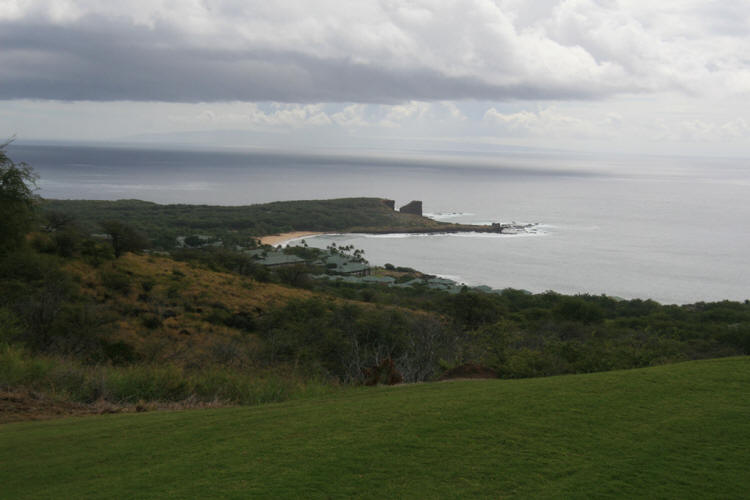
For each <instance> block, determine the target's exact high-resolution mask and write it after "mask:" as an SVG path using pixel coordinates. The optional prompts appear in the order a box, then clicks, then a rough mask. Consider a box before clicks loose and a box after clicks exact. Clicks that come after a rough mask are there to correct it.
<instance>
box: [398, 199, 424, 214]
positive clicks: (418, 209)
mask: <svg viewBox="0 0 750 500" xmlns="http://www.w3.org/2000/svg"><path fill="white" fill-rule="evenodd" d="M398 211H399V212H401V213H402V214H414V215H419V216H421V215H422V202H421V201H419V200H413V201H410V202H409V203H407V204H406V205H404V206H403V207H401V208H399V210H398Z"/></svg>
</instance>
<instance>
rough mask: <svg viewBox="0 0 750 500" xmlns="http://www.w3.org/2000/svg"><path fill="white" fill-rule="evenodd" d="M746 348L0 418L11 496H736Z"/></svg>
mask: <svg viewBox="0 0 750 500" xmlns="http://www.w3.org/2000/svg"><path fill="white" fill-rule="evenodd" d="M749 386H750V358H747V357H745V358H728V359H721V360H711V361H700V362H690V363H683V364H676V365H669V366H661V367H657V368H650V369H643V370H633V371H626V372H609V373H599V374H591V375H576V376H565V377H551V378H546V379H526V380H513V381H458V382H449V383H436V384H424V385H413V386H402V387H393V388H379V389H369V390H365V389H360V390H353V391H351V392H347V393H344V394H341V395H337V396H331V397H328V398H324V399H318V400H307V401H297V402H291V403H284V404H276V405H267V406H262V407H253V408H235V409H225V410H205V411H189V412H173V413H150V414H140V415H115V416H106V417H86V418H77V419H66V420H58V421H49V422H37V423H20V424H9V425H5V426H2V427H0V484H2V485H3V492H4V496H6V497H7V498H42V497H43V498H60V497H66V496H71V495H74V496H78V497H96V498H104V497H107V498H111V497H118V498H135V497H146V496H156V497H203V496H206V497H213V498H216V497H224V498H227V497H234V498H246V497H248V496H250V495H255V496H257V497H263V498H272V497H278V496H286V497H326V498H330V497H350V496H363V497H369V498H375V497H378V498H391V497H418V498H431V497H449V498H450V497H452V498H466V497H491V498H498V497H512V498H530V497H536V498H566V497H577V498H585V497H592V498H619V497H626V498H634V497H640V498H647V497H648V498H685V497H705V498H730V497H731V498H740V497H742V496H744V495H745V494H746V493H747V491H750V475H748V474H747V467H748V452H747V450H748V446H749V445H750V418H748V417H750V397H748V392H747V387H749Z"/></svg>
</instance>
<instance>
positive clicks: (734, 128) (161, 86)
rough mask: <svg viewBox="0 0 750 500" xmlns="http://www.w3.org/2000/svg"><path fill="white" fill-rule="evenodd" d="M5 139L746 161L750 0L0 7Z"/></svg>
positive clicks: (103, 1)
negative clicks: (498, 148)
mask: <svg viewBox="0 0 750 500" xmlns="http://www.w3.org/2000/svg"><path fill="white" fill-rule="evenodd" d="M0 68H1V70H0V137H8V136H11V135H13V134H16V135H17V136H18V138H19V139H20V140H40V139H53V140H74V141H117V140H127V141H133V140H155V141H181V140H191V141H192V140H199V141H205V142H209V143H210V142H215V143H216V144H238V145H249V146H260V147H263V146H270V147H298V148H304V147H312V146H317V147H324V148H386V149H388V148H392V149H409V148H425V149H458V150H464V149H466V150H471V149H482V148H488V147H492V146H494V145H516V146H528V147H540V148H565V149H575V150H590V151H605V152H606V151H626V152H632V151H643V152H649V153H691V154H692V153H697V154H708V155H712V154H722V155H723V154H729V155H741V156H750V2H748V1H742V0H739V1H710V0H703V1H697V0H675V1H672V0H659V1H654V0H648V1H645V0H630V1H617V0H598V1H597V0H562V1H561V0H535V1H529V0H495V1H492V0H460V1H459V0H455V1H451V0H429V1H426V0H425V1H421V0H380V1H377V0H362V1H359V0H347V1H341V0H339V1H327V0H299V1H291V0H289V1H285V0H276V1H251V0H204V1H200V0H184V1H176V0H118V1H116V2H115V1H111V0H0Z"/></svg>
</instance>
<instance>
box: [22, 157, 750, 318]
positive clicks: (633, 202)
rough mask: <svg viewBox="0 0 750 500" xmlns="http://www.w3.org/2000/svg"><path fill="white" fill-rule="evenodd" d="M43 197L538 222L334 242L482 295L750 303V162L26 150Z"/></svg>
mask: <svg viewBox="0 0 750 500" xmlns="http://www.w3.org/2000/svg"><path fill="white" fill-rule="evenodd" d="M9 155H10V156H11V157H12V158H13V159H14V160H16V161H26V162H27V163H29V164H31V165H32V166H33V167H34V168H35V170H36V172H37V173H38V174H39V175H40V181H39V187H40V191H39V194H40V195H41V196H43V197H48V198H63V199H123V198H138V199H143V200H149V201H156V202H160V203H205V204H222V205H240V204H252V203H262V202H268V201H275V200H293V199H316V198H334V197H345V196H378V197H384V198H391V199H395V200H396V204H397V206H400V205H403V204H406V203H407V202H409V201H410V200H412V199H418V200H422V201H423V205H424V211H425V212H426V213H428V214H430V216H432V217H435V218H437V219H439V220H446V221H451V222H466V223H486V222H511V221H515V222H519V223H538V224H539V225H538V226H537V229H538V230H537V232H536V233H534V234H519V235H487V234H452V235H357V234H355V235H325V236H319V237H316V238H310V239H308V240H307V241H308V243H309V244H311V245H314V246H320V247H324V246H327V245H329V244H330V243H331V242H336V243H337V244H353V245H354V246H355V247H357V248H362V249H364V250H365V252H366V257H367V258H368V259H369V260H370V262H372V263H374V264H385V263H392V264H394V265H401V266H409V267H414V268H416V269H419V270H421V271H424V272H427V273H431V274H437V275H441V276H447V277H450V278H451V279H455V280H457V281H460V282H464V283H467V284H469V285H480V284H484V285H489V286H491V287H494V288H505V287H513V288H522V289H526V290H530V291H534V292H540V291H544V290H555V291H558V292H563V293H591V294H602V293H603V294H607V295H613V296H619V297H623V298H644V299H645V298H651V299H654V300H657V301H660V302H663V303H691V302H697V301H714V300H723V299H730V300H746V299H750V264H749V263H748V255H750V231H748V228H749V227H750V202H749V201H748V200H750V162H747V161H744V160H730V159H710V158H700V159H696V158H664V157H637V156H628V157H624V156H620V157H608V156H603V155H599V156H596V155H574V154H568V153H535V152H522V151H513V152H507V153H502V154H495V155H487V154H485V155H462V154H445V153H443V154H440V155H437V154H429V153H419V154H417V153H403V154H401V155H390V156H386V155H378V154H367V155H365V154H363V155H361V156H359V157H356V156H347V155H341V154H330V153H329V154H278V153H268V152H227V151H224V152H209V151H187V150H182V151H169V150H165V149H161V150H160V149H152V150H143V149H133V148H119V149H118V148H86V147H61V146H54V147H53V146H46V147H45V146H19V145H12V146H11V148H10V149H9Z"/></svg>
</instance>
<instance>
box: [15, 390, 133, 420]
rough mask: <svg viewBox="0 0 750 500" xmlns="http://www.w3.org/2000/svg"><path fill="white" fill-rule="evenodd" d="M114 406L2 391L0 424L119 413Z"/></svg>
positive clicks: (22, 392)
mask: <svg viewBox="0 0 750 500" xmlns="http://www.w3.org/2000/svg"><path fill="white" fill-rule="evenodd" d="M119 411H120V410H119V409H118V408H116V407H114V406H112V405H102V404H95V405H85V404H81V403H72V402H70V401H63V400H59V399H54V398H50V397H48V396H45V395H43V394H39V393H35V392H25V391H12V392H9V391H0V424H5V423H8V422H18V421H21V420H43V419H48V418H60V417H67V416H73V415H98V414H102V413H117V412H119Z"/></svg>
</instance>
